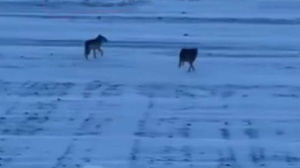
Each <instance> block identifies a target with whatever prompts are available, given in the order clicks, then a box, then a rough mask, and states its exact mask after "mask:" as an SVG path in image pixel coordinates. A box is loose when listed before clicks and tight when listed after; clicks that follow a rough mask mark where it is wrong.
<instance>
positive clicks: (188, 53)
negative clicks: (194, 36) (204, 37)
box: [179, 48, 198, 72]
mask: <svg viewBox="0 0 300 168" xmlns="http://www.w3.org/2000/svg"><path fill="white" fill-rule="evenodd" d="M197 54H198V49H197V48H182V49H181V51H180V53H179V68H180V67H181V66H182V65H184V62H188V63H189V64H190V67H189V70H188V72H190V71H191V70H193V71H195V68H194V65H193V63H194V61H195V60H196V57H197Z"/></svg>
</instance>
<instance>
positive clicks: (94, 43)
mask: <svg viewBox="0 0 300 168" xmlns="http://www.w3.org/2000/svg"><path fill="white" fill-rule="evenodd" d="M103 42H108V40H107V39H106V38H105V37H103V36H102V35H98V37H97V38H95V39H91V40H87V41H85V45H84V54H85V58H86V59H88V55H89V54H90V52H91V50H93V54H94V58H96V50H98V51H99V52H100V53H101V56H103V51H102V50H101V48H100V47H101V45H102V43H103Z"/></svg>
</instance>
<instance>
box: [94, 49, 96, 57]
mask: <svg viewBox="0 0 300 168" xmlns="http://www.w3.org/2000/svg"><path fill="white" fill-rule="evenodd" d="M93 54H94V58H96V50H93Z"/></svg>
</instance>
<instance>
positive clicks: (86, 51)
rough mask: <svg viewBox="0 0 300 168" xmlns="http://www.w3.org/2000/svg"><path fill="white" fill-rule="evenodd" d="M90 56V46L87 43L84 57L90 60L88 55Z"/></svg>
mask: <svg viewBox="0 0 300 168" xmlns="http://www.w3.org/2000/svg"><path fill="white" fill-rule="evenodd" d="M89 54H90V49H89V46H88V44H87V43H85V45H84V55H85V58H86V59H88V55H89Z"/></svg>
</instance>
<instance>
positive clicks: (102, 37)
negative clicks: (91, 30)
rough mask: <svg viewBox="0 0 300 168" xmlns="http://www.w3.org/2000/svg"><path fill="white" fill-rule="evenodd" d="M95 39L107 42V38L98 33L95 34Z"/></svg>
mask: <svg viewBox="0 0 300 168" xmlns="http://www.w3.org/2000/svg"><path fill="white" fill-rule="evenodd" d="M96 39H97V40H99V41H101V42H108V40H107V38H105V37H104V36H102V35H100V34H99V35H98V36H97V38H96Z"/></svg>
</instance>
